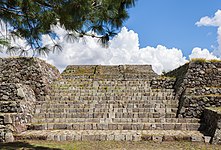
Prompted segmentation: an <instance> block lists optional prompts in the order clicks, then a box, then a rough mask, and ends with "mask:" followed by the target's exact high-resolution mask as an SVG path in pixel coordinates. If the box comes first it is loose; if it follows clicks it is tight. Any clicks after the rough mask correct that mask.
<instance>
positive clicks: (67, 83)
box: [15, 65, 204, 141]
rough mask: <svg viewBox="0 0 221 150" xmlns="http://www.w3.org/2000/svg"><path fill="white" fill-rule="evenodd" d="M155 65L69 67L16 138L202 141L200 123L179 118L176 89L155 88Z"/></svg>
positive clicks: (190, 119) (193, 119)
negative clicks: (152, 82)
mask: <svg viewBox="0 0 221 150" xmlns="http://www.w3.org/2000/svg"><path fill="white" fill-rule="evenodd" d="M154 77H157V75H156V74H155V73H154V72H153V71H152V69H151V66H148V65H144V66H140V65H139V66H135V65H133V66H127V65H124V66H93V65H92V66H68V67H67V69H66V70H65V71H64V72H63V73H62V79H59V80H58V81H56V82H54V83H53V84H52V85H51V87H52V90H51V93H50V96H47V97H46V98H45V101H40V102H38V103H37V104H36V109H35V114H34V117H33V119H32V124H31V125H30V126H29V128H28V129H29V130H27V131H26V132H23V133H21V134H18V135H16V136H15V137H16V138H17V139H45V140H56V141H64V140H116V141H119V140H129V141H139V140H142V139H143V140H155V141H162V140H165V141H167V140H168V141H169V140H191V141H203V140H204V139H203V135H202V134H201V133H200V132H199V131H198V130H199V129H200V128H201V127H202V124H200V123H199V120H198V119H196V118H176V116H177V114H176V113H177V108H178V100H176V99H175V95H174V90H173V89H172V88H171V89H166V88H159V89H153V88H151V85H150V83H151V80H152V79H153V78H154Z"/></svg>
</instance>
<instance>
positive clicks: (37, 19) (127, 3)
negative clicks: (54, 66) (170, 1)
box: [0, 0, 135, 52]
mask: <svg viewBox="0 0 221 150" xmlns="http://www.w3.org/2000/svg"><path fill="white" fill-rule="evenodd" d="M134 5H135V0H1V1H0V19H1V20H3V21H4V22H5V23H7V24H8V25H9V27H10V35H12V36H18V37H21V38H24V39H26V40H27V43H28V45H29V46H30V47H31V49H32V50H34V51H39V52H40V51H42V50H43V51H45V52H49V51H50V50H49V49H48V48H47V47H43V46H42V44H41V38H42V35H43V34H48V35H49V36H50V37H51V38H52V39H53V38H54V33H53V31H52V30H51V25H58V24H59V25H60V26H63V27H65V29H66V30H67V31H70V32H69V33H68V35H67V37H69V38H73V39H79V38H81V37H84V36H92V37H94V38H98V39H99V41H100V42H101V43H102V44H103V45H107V43H108V41H109V39H110V38H111V37H113V36H114V35H115V31H117V30H118V29H119V28H120V27H121V26H122V25H123V22H124V21H125V20H126V19H127V18H128V17H129V16H128V12H127V9H128V8H130V7H133V6H134ZM88 31H93V32H88ZM92 33H94V34H92ZM1 41H2V44H6V43H7V42H6V41H5V40H4V39H3V38H1V37H0V44H1ZM56 47H57V48H59V49H60V46H59V45H57V44H56V43H55V44H54V48H56ZM9 49H10V47H9Z"/></svg>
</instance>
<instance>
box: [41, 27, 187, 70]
mask: <svg viewBox="0 0 221 150" xmlns="http://www.w3.org/2000/svg"><path fill="white" fill-rule="evenodd" d="M55 31H56V32H58V33H59V35H60V39H57V42H59V43H60V44H61V45H62V46H63V52H61V53H60V54H51V55H49V56H48V57H47V58H45V59H46V60H48V61H49V62H51V63H52V64H54V65H55V66H57V67H58V68H59V69H60V70H63V69H64V67H66V66H67V65H70V64H75V65H77V64H107V65H119V64H151V65H152V66H153V69H154V71H155V72H157V73H158V74H160V73H161V72H162V71H169V70H172V69H174V68H177V67H179V66H180V65H183V64H184V63H186V62H187V60H186V58H185V57H184V56H183V54H182V51H181V50H179V49H176V48H171V49H168V48H166V47H165V46H162V45H158V46H157V47H150V46H147V47H145V48H141V49H140V48H139V38H138V34H137V33H135V32H134V31H132V30H130V31H128V29H127V28H126V27H123V28H122V30H121V32H120V33H119V34H118V35H117V36H115V37H114V38H113V39H112V40H111V41H110V43H109V47H108V48H102V47H101V45H100V44H99V43H97V40H96V39H94V38H91V37H85V39H84V40H85V41H86V42H84V41H83V40H80V41H79V42H75V43H68V42H66V41H65V40H64V35H65V34H63V33H62V32H65V30H63V29H62V28H57V29H56V30H55ZM43 42H44V44H48V42H49V40H48V39H47V38H45V40H44V39H43Z"/></svg>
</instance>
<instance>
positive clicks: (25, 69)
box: [0, 57, 60, 100]
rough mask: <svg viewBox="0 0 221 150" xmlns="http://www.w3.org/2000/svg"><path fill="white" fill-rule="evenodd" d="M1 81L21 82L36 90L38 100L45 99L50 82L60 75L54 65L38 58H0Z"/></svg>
mask: <svg viewBox="0 0 221 150" xmlns="http://www.w3.org/2000/svg"><path fill="white" fill-rule="evenodd" d="M0 72H1V74H0V83H21V84H24V85H28V86H30V87H31V89H32V90H33V91H34V92H35V94H36V98H37V99H38V100H44V96H45V95H47V94H48V92H49V90H50V89H49V88H50V86H48V85H49V84H50V83H52V82H53V81H54V80H55V79H57V78H58V77H59V75H60V73H59V71H58V70H57V69H56V68H55V67H54V66H52V65H50V64H48V63H46V62H45V61H43V60H40V59H37V58H27V57H22V58H0Z"/></svg>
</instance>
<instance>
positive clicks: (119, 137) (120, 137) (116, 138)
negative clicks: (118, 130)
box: [114, 134, 125, 141]
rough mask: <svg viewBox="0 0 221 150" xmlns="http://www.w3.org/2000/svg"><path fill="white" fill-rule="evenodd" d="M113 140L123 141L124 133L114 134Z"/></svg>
mask: <svg viewBox="0 0 221 150" xmlns="http://www.w3.org/2000/svg"><path fill="white" fill-rule="evenodd" d="M114 140H115V141H125V135H122V134H119V135H115V136H114Z"/></svg>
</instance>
